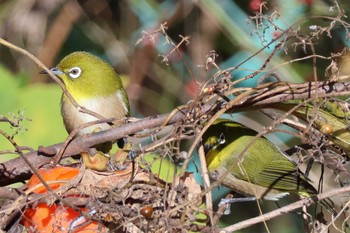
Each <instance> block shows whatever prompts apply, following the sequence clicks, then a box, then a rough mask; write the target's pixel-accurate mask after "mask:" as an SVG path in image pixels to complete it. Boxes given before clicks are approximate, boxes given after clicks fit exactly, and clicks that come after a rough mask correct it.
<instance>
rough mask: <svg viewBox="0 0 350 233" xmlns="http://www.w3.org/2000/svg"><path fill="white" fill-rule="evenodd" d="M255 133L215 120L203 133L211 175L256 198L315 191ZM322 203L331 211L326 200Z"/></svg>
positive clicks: (276, 150)
mask: <svg viewBox="0 0 350 233" xmlns="http://www.w3.org/2000/svg"><path fill="white" fill-rule="evenodd" d="M256 135H257V133H256V132H255V131H254V130H252V129H250V128H247V127H245V126H243V125H241V124H239V123H236V122H234V121H231V120H227V119H218V120H216V121H215V122H214V123H213V125H211V126H210V127H209V128H208V130H207V131H206V132H205V133H204V135H203V143H204V149H205V151H206V161H207V165H208V170H209V174H210V176H211V178H212V179H214V180H218V179H220V183H221V184H222V185H224V186H226V187H228V188H231V189H232V190H234V191H236V192H238V193H240V194H243V195H245V196H253V197H256V198H257V199H261V198H264V199H267V200H274V201H277V200H279V199H280V198H282V197H284V196H286V195H288V194H289V193H296V194H299V195H300V196H302V197H310V196H312V195H315V194H317V191H316V190H315V188H314V187H313V186H312V185H311V184H310V182H309V180H308V178H307V177H306V176H305V175H303V174H302V172H301V171H299V170H298V168H297V166H296V164H295V163H294V162H293V161H292V160H291V159H289V158H288V157H287V156H286V155H285V154H284V153H283V152H282V151H281V150H280V149H279V148H277V147H276V146H275V145H273V144H272V143H271V142H270V141H268V140H267V139H266V138H264V137H260V138H256ZM227 171H228V174H227V175H226V176H224V177H222V176H223V175H224V174H225V173H226V172H227ZM321 204H322V203H321ZM323 205H325V207H326V208H327V209H329V210H330V211H331V212H332V213H335V212H334V209H333V208H332V207H331V206H329V204H328V203H323Z"/></svg>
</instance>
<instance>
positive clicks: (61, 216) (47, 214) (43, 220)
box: [21, 203, 107, 233]
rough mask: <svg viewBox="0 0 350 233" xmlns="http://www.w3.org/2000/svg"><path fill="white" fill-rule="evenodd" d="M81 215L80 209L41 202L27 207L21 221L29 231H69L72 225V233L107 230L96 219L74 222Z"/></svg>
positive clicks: (64, 232) (44, 232)
mask: <svg viewBox="0 0 350 233" xmlns="http://www.w3.org/2000/svg"><path fill="white" fill-rule="evenodd" d="M81 210H82V211H84V210H85V209H83V208H82V209H81ZM79 216H81V215H80V213H79V212H78V211H75V210H73V209H71V208H69V207H64V206H62V205H56V204H53V205H51V206H47V205H46V204H44V203H40V204H38V205H37V206H36V207H35V208H27V209H26V211H25V213H24V217H23V219H22V222H21V223H22V224H23V225H24V226H25V227H26V228H27V231H28V232H29V233H31V232H33V233H34V232H41V233H46V232H47V233H49V232H50V233H51V232H57V233H66V232H67V233H68V232H69V228H70V227H71V228H72V229H71V231H70V232H72V233H75V232H83V233H93V232H107V228H106V227H105V226H103V225H102V224H98V222H96V221H90V222H88V223H87V224H85V221H86V220H85V219H83V221H79V222H76V223H73V221H74V220H77V218H78V217H79ZM82 223H84V224H82ZM79 224H81V227H79ZM72 225H74V226H72Z"/></svg>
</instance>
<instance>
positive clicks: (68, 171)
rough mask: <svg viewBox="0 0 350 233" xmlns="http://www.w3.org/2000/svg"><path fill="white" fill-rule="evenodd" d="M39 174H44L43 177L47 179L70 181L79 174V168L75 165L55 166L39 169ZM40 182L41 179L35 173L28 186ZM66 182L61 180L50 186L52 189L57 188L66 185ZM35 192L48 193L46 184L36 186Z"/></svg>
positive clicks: (30, 186) (47, 180)
mask: <svg viewBox="0 0 350 233" xmlns="http://www.w3.org/2000/svg"><path fill="white" fill-rule="evenodd" d="M38 172H39V174H40V175H41V176H42V178H43V179H44V180H45V181H46V182H49V181H56V180H57V181H69V180H72V179H73V178H74V177H76V176H77V175H78V174H79V169H78V168H73V167H55V168H50V169H39V170H38ZM38 184H41V181H40V180H39V179H38V177H37V176H36V175H33V176H32V177H31V178H30V179H29V180H28V183H27V185H28V188H32V187H34V186H36V185H38ZM64 184H65V182H59V183H54V184H49V186H50V187H51V188H52V189H57V188H59V187H61V186H62V185H64ZM33 192H35V193H46V192H47V190H46V188H45V187H44V186H40V187H38V188H36V189H35V190H34V191H33Z"/></svg>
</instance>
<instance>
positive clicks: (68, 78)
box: [50, 52, 129, 153]
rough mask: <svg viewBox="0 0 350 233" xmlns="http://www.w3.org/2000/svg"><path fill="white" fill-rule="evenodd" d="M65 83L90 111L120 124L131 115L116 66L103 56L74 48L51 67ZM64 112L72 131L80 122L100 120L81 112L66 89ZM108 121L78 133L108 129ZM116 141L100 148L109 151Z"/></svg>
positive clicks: (75, 97) (65, 122) (105, 151)
mask: <svg viewBox="0 0 350 233" xmlns="http://www.w3.org/2000/svg"><path fill="white" fill-rule="evenodd" d="M50 70H51V72H52V73H53V74H55V75H57V76H58V77H59V78H60V79H61V80H62V81H63V83H64V85H65V87H66V88H67V91H68V92H69V93H70V94H71V95H72V97H73V98H74V100H75V101H76V102H77V103H78V104H79V105H80V106H83V107H85V108H87V109H88V110H90V111H93V112H96V113H98V114H99V115H101V116H103V117H105V118H106V119H110V118H114V119H115V120H114V121H113V123H114V124H115V125H120V124H121V122H120V119H122V118H124V117H126V116H129V101H128V97H127V95H126V92H125V90H124V88H123V85H122V82H121V79H120V77H119V76H118V74H117V73H116V72H115V71H114V69H113V67H112V66H111V65H110V64H108V63H107V62H105V61H103V60H102V59H100V58H98V57H97V56H94V55H92V54H90V53H87V52H73V53H71V54H69V55H67V56H66V57H65V58H63V59H62V60H61V61H60V62H59V64H58V65H57V66H56V67H54V68H52V69H50ZM61 113H62V117H63V121H64V125H65V127H66V130H67V131H68V133H70V132H72V131H73V130H74V129H76V128H77V127H79V126H80V125H82V124H84V123H87V122H91V121H95V120H97V118H96V117H94V116H91V115H90V114H88V113H82V112H79V110H78V109H77V108H76V107H75V106H74V105H73V104H72V103H71V101H70V100H69V99H68V97H67V96H66V95H65V94H64V93H63V95H62V98H61ZM110 127H111V126H110V125H108V124H107V123H103V124H96V125H93V126H89V127H87V128H84V129H82V130H80V131H79V132H78V135H82V134H86V133H91V132H95V131H100V130H105V129H108V128H110ZM111 147H112V143H104V144H103V145H99V147H98V150H101V151H102V152H104V153H107V152H108V151H109V150H110V149H111Z"/></svg>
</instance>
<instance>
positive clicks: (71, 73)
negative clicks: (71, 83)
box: [68, 67, 81, 78]
mask: <svg viewBox="0 0 350 233" xmlns="http://www.w3.org/2000/svg"><path fill="white" fill-rule="evenodd" d="M80 74H81V69H80V68H79V67H73V68H70V69H69V71H68V75H69V77H71V78H79V76H80Z"/></svg>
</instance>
